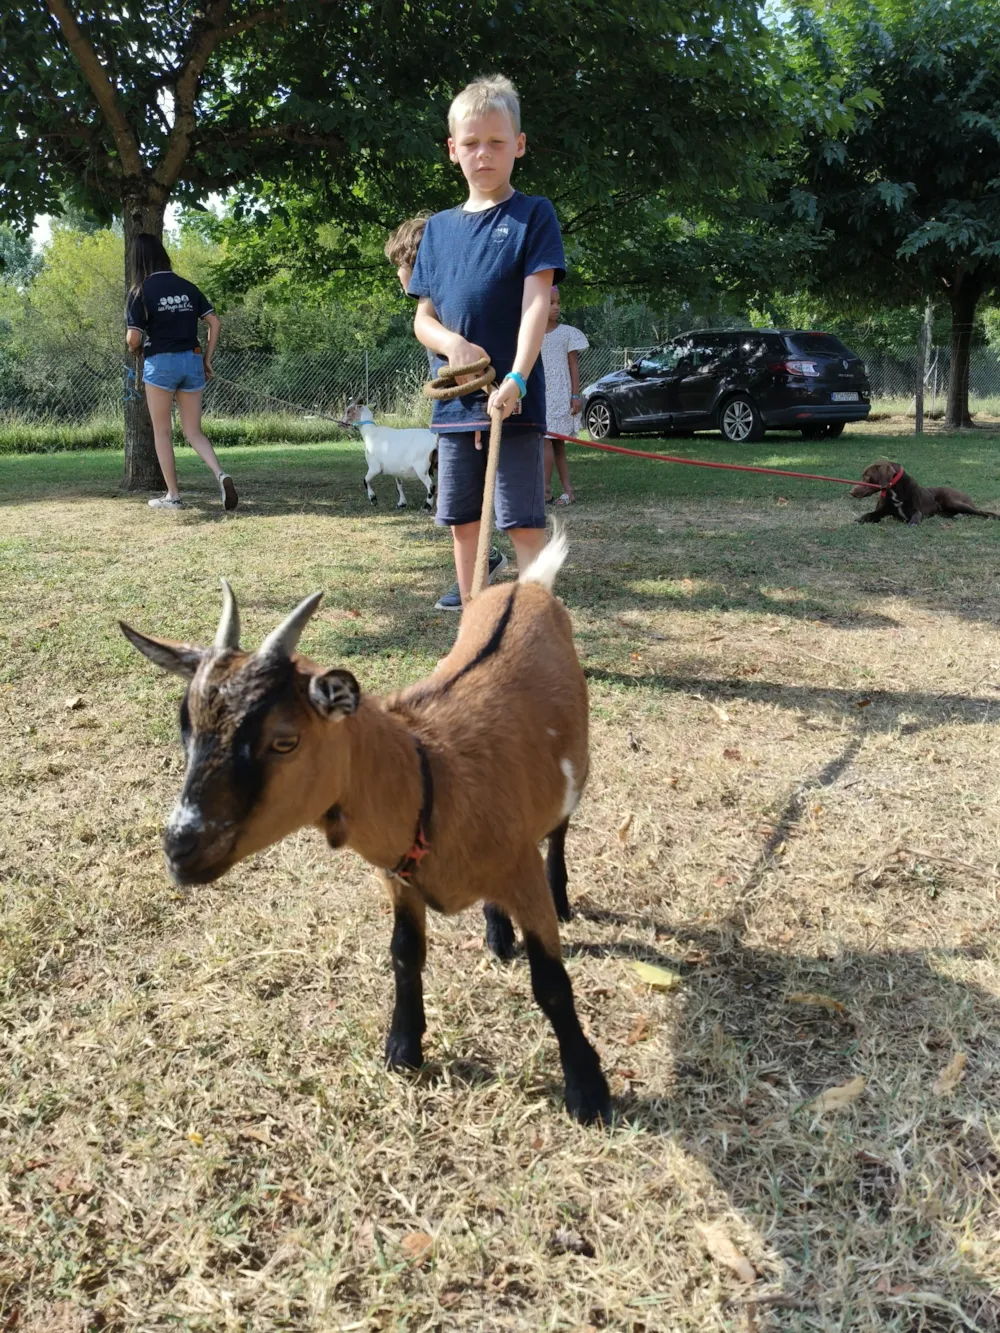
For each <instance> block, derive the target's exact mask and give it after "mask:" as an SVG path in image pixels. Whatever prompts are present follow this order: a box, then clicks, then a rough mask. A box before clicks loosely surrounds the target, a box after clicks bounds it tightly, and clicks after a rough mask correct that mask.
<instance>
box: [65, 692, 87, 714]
mask: <svg viewBox="0 0 1000 1333" xmlns="http://www.w3.org/2000/svg"><path fill="white" fill-rule="evenodd" d="M64 707H65V708H66V711H67V712H68V713H71V712H73V710H74V709H75V708H82V707H83V695H82V694H74V695H72V696H71V697H70V698H69V699H67V700H66V703H65V705H64Z"/></svg>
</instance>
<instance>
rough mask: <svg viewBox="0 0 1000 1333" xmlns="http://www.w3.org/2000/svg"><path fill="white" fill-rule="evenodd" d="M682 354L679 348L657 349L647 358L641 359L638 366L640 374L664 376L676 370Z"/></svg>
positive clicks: (649, 353) (648, 353) (647, 355)
mask: <svg viewBox="0 0 1000 1333" xmlns="http://www.w3.org/2000/svg"><path fill="white" fill-rule="evenodd" d="M681 354H682V353H681V349H680V348H679V347H657V348H656V349H655V350H654V351H652V352H647V353H646V355H645V356H642V357H640V358H639V360H638V362H637V363H636V365H637V368H638V370H639V372H640V374H643V375H662V374H664V373H665V372H668V371H671V370H674V369H676V366H677V362H678V361H679V360H680V359H681Z"/></svg>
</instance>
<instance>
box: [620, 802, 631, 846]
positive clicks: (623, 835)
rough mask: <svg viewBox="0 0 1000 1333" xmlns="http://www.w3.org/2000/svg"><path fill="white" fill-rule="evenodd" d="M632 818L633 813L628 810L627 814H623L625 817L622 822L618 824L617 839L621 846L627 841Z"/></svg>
mask: <svg viewBox="0 0 1000 1333" xmlns="http://www.w3.org/2000/svg"><path fill="white" fill-rule="evenodd" d="M632 819H633V815H632V812H631V810H630V811H629V812H628V814H627V815H626V816H625V818H624V819H623V820H622V822H621V823H620V824H619V825H618V841H619V842H620V843H621V844H622V846H623V847H624V845H625V844H626V843H627V842H628V834H629V829H630V828H631V827H632Z"/></svg>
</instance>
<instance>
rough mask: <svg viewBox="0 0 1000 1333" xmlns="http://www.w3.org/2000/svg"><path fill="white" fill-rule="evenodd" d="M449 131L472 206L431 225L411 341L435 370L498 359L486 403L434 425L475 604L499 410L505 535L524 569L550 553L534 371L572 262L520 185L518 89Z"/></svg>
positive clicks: (454, 411) (458, 105) (470, 111)
mask: <svg viewBox="0 0 1000 1333" xmlns="http://www.w3.org/2000/svg"><path fill="white" fill-rule="evenodd" d="M448 129H449V137H448V153H449V156H450V158H451V160H452V162H454V163H456V164H457V165H458V166H460V167H461V169H462V174H463V176H464V177H465V179H466V182H467V184H468V187H469V197H468V199H467V200H466V202H465V203H464V204H463V205H462V206H461V207H458V208H452V209H448V210H447V211H446V212H444V213H436V214H435V215H434V216H433V217H432V218H430V219H428V222H427V226H426V228H425V230H424V234H423V238H422V240H421V242H420V249H419V251H418V253H417V261H416V264H415V265H414V268H413V276H412V278H411V279H410V284H409V288H408V291H409V294H410V295H411V296H416V297H417V298H418V299H419V304H418V306H417V315H416V318H415V320H414V322H413V331H414V333H415V334H416V336H417V338H418V340H419V341H420V342H422V343H423V345H424V346H425V347H426V348H427V349H428V350H429V351H431V352H433V353H434V354H435V357H434V364H435V366H440V365H443V364H445V363H446V362H447V363H450V364H451V365H454V366H457V365H466V364H468V363H469V362H471V361H476V360H478V359H479V358H480V357H482V356H488V357H489V358H490V360H491V361H492V363H493V366H494V368H495V369H496V372H497V376H498V378H497V382H496V384H495V385H494V386H493V387H492V390H491V392H490V394H489V398H488V399H484V398H483V395H482V394H481V393H472V394H468V395H467V396H466V397H464V398H453V399H451V400H450V401H446V402H435V404H434V415H433V419H432V423H431V424H432V427H433V429H434V430H436V431H437V433H438V511H437V521H438V523H440V524H441V525H442V526H446V527H450V528H451V531H452V537H453V540H454V551H455V572H456V573H457V575H458V586H459V591H460V598H461V602H465V600H466V599H467V598H468V596H469V592H470V590H471V588H472V578H473V574H474V572H475V563H476V546H477V543H478V540H479V520H480V514H481V511H482V502H483V486H484V483H485V477H486V450H485V449H484V448H483V447H482V439H481V438H480V437H481V436H482V434H483V433H484V432H488V431H489V428H490V414H491V412H492V410H493V409H494V408H499V409H500V412H501V414H502V416H503V418H504V421H505V425H504V428H503V442H502V444H501V448H500V462H499V467H498V470H497V492H496V512H497V526H498V527H500V528H501V529H502V530H503V531H505V532H507V533H509V534H510V538H511V541H512V542H513V544H514V551H515V553H516V555H517V563H518V567H519V568H521V569H524V568H525V567H526V566H527V565H529V564H530V563H531V561H532V560H533V559H534V558H535V556H536V555H537V554H538V553H539V551H541V549H542V547H543V546H544V545H545V490H544V486H545V482H544V475H543V452H542V437H543V435H544V433H545V378H544V372H543V370H542V367H541V365H538V366H537V367H536V364H535V363H536V361H537V360H538V353H539V351H540V349H541V345H542V338H543V337H544V336H545V327H546V324H547V322H548V317H549V293H550V291H551V289H552V284H553V281H556V282H558V281H561V280H562V278H563V277H564V276H565V270H564V265H565V261H564V257H563V246H562V237H561V235H560V232H559V223H558V221H557V220H556V214H555V209H554V208H553V207H552V204H551V203H550V202H549V201H548V199H543V198H541V197H539V196H532V195H523V194H521V193H520V192H518V191H516V190H515V189H514V188H513V186H512V185H511V183H510V177H511V172H512V171H513V169H514V163H515V161H516V160H517V158H519V157H523V156H524V146H525V138H524V134H523V133H522V132H521V109H520V104H519V102H518V97H517V93H516V91H515V89H514V86H513V84H512V83H511V82H510V80H509V79H505V78H503V77H502V76H500V75H493V76H492V77H490V78H485V79H477V80H475V82H473V83H470V84H469V85H468V87H467V88H465V89H464V90H463V91H462V92H461V93H459V95H458V96H457V97H456V98H455V100H454V101H453V102H452V104H451V108H450V110H449V112H448ZM518 405H519V412H518V413H517V414H516V415H514V416H513V417H512V415H511V414H512V413H513V412H514V409H515V406H518Z"/></svg>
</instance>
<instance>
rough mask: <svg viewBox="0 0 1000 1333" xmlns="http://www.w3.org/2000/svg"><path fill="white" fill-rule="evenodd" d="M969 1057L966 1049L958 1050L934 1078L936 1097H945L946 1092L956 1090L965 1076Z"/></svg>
mask: <svg viewBox="0 0 1000 1333" xmlns="http://www.w3.org/2000/svg"><path fill="white" fill-rule="evenodd" d="M968 1058H969V1057H968V1056H967V1055H966V1053H965V1052H964V1051H956V1053H955V1054H954V1055H953V1056H952V1058H951V1059H950V1060H949V1061H948V1063H947V1064H946V1065H945V1067H944V1068H943V1069H942V1070H941V1072H940V1074H938V1076H937V1078H936V1079H935V1080H934V1095H935V1096H936V1097H943V1096H944V1095H945V1094H946V1093H949V1092H954V1091H955V1089H956V1088H957V1087H958V1085H959V1083H961V1081H962V1079H963V1077H964V1076H965V1062H966V1060H967V1059H968Z"/></svg>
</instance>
